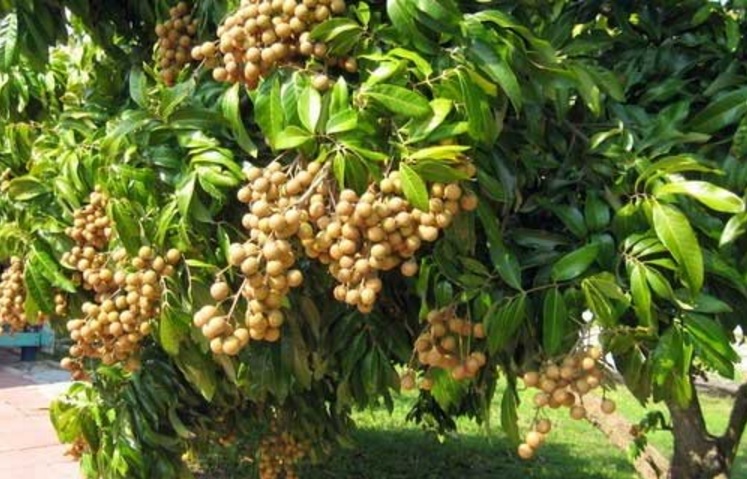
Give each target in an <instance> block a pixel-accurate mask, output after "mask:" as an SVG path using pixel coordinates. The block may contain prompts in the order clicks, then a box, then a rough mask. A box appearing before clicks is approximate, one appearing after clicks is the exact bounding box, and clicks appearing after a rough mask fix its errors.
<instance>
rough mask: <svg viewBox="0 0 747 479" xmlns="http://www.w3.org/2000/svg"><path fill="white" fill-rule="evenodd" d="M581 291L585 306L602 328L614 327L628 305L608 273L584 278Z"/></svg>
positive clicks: (626, 299) (627, 300) (613, 278)
mask: <svg viewBox="0 0 747 479" xmlns="http://www.w3.org/2000/svg"><path fill="white" fill-rule="evenodd" d="M581 291H583V293H584V299H585V300H586V306H587V307H588V308H589V309H590V310H591V312H592V313H594V317H595V318H597V319H598V320H599V323H600V324H601V325H602V326H604V327H610V328H611V327H614V326H615V325H616V324H617V320H618V318H619V317H620V316H621V315H622V313H623V312H625V310H626V309H627V308H628V305H629V303H630V300H629V299H628V298H627V297H626V296H625V294H624V293H623V292H622V289H620V286H619V285H618V284H617V282H616V281H615V277H614V276H613V275H612V274H611V273H608V272H604V273H599V274H596V275H594V276H590V277H588V278H584V280H583V281H581Z"/></svg>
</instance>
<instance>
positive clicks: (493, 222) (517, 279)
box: [477, 201, 521, 290]
mask: <svg viewBox="0 0 747 479" xmlns="http://www.w3.org/2000/svg"><path fill="white" fill-rule="evenodd" d="M477 215H478V217H479V218H480V222H481V223H482V226H483V228H484V229H485V234H486V236H487V238H488V243H489V245H488V247H489V252H490V259H491V261H492V262H493V266H495V268H496V269H497V270H498V275H499V276H500V277H501V279H502V280H503V281H505V282H506V284H507V285H509V286H511V287H512V288H514V289H519V290H520V289H521V267H520V265H519V260H518V259H517V258H516V255H515V254H514V253H513V252H512V251H510V250H509V249H508V248H507V247H506V244H505V243H504V242H503V233H502V232H501V228H500V221H499V220H498V217H497V216H495V214H493V212H492V211H490V207H489V206H488V205H487V204H486V203H485V202H483V201H481V202H480V203H479V204H478V205H477Z"/></svg>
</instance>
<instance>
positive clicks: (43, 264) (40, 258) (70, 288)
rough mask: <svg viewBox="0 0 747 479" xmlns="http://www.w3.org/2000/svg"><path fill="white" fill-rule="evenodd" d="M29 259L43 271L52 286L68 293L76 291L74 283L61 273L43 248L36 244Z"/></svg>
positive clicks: (52, 258) (55, 262)
mask: <svg viewBox="0 0 747 479" xmlns="http://www.w3.org/2000/svg"><path fill="white" fill-rule="evenodd" d="M30 261H31V262H33V263H34V264H35V265H36V266H37V267H38V268H39V270H40V271H42V272H43V273H44V276H45V277H46V278H47V279H48V280H49V282H50V283H51V284H52V285H53V286H55V287H57V288H60V289H62V290H64V291H67V292H68V293H74V292H75V291H76V289H77V288H76V287H75V284H74V283H73V282H72V281H70V280H69V279H68V278H66V277H65V275H64V274H62V271H60V266H59V265H58V263H57V261H56V260H55V259H54V257H53V256H52V255H51V254H50V253H49V252H48V251H47V250H46V249H45V248H42V247H40V245H38V244H37V245H35V247H34V250H33V253H32V256H31V259H30Z"/></svg>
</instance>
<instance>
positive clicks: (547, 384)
mask: <svg viewBox="0 0 747 479" xmlns="http://www.w3.org/2000/svg"><path fill="white" fill-rule="evenodd" d="M602 357H603V353H602V350H601V349H599V348H598V347H591V348H588V349H586V350H582V351H578V352H576V353H574V354H571V355H568V356H566V357H565V358H563V360H562V361H560V362H554V361H549V362H547V363H545V364H544V365H542V367H541V368H540V370H539V371H528V372H526V373H525V374H524V376H523V378H522V379H523V381H524V385H525V386H526V387H527V388H534V389H539V392H538V393H536V394H535V395H534V398H533V402H534V405H535V407H537V409H538V412H539V411H540V410H542V409H543V408H545V407H550V408H551V409H558V408H560V407H566V408H568V410H569V414H570V416H571V418H572V419H575V420H581V419H584V418H586V408H585V407H584V404H583V397H584V396H585V395H586V394H588V393H589V392H590V391H592V390H594V389H596V388H598V387H600V386H601V385H602V383H603V382H604V379H605V372H604V371H605V369H604V365H603V364H602V361H601V360H602ZM615 409H616V405H615V402H614V401H613V400H611V399H606V398H605V399H603V400H602V412H604V413H605V414H612V413H613V412H615ZM551 429H552V423H551V422H550V420H549V419H545V418H542V419H538V420H536V421H535V423H534V426H533V429H532V431H530V432H529V433H527V435H526V437H525V440H524V442H523V443H522V444H520V445H519V449H518V454H519V457H521V458H522V459H531V458H532V457H534V454H535V452H536V451H537V449H538V448H539V447H540V446H541V445H542V444H543V443H544V441H545V436H546V435H547V434H548V433H549V432H550V430H551Z"/></svg>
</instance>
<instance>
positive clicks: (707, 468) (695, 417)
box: [666, 389, 731, 479]
mask: <svg viewBox="0 0 747 479" xmlns="http://www.w3.org/2000/svg"><path fill="white" fill-rule="evenodd" d="M666 404H667V408H668V409H669V413H670V414H671V416H672V435H673V436H674V455H673V456H672V462H671V469H670V470H669V477H670V478H671V479H728V477H729V472H730V470H731V461H730V460H729V451H727V450H725V449H724V447H723V444H722V442H723V441H722V440H721V438H718V437H714V436H712V435H710V434H709V433H708V430H707V428H706V424H705V421H704V419H703V412H702V411H701V409H700V401H699V400H698V395H697V392H696V391H695V390H694V389H693V399H692V401H691V402H690V404H689V405H688V406H687V407H684V408H683V407H680V406H679V405H678V404H676V403H675V402H674V401H667V402H666Z"/></svg>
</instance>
